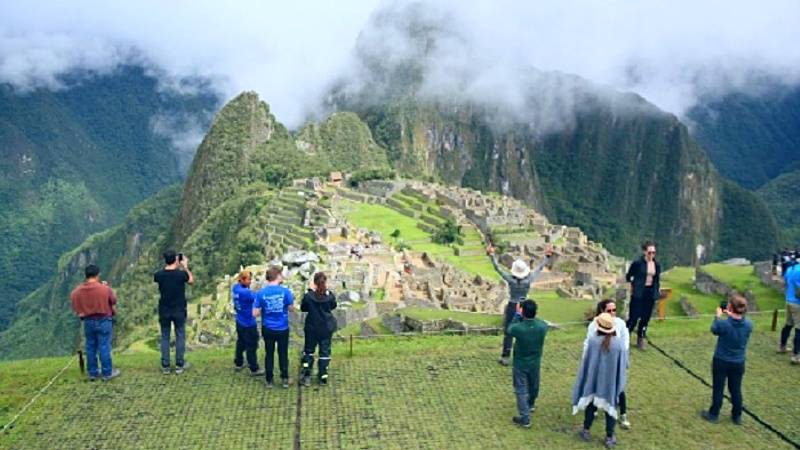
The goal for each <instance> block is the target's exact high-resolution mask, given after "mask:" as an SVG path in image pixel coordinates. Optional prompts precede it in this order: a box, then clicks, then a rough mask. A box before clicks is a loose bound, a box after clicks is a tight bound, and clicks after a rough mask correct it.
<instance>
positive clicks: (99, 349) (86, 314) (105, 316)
mask: <svg viewBox="0 0 800 450" xmlns="http://www.w3.org/2000/svg"><path fill="white" fill-rule="evenodd" d="M84 275H85V276H86V280H85V281H84V282H83V283H81V284H80V285H79V286H78V287H76V288H75V289H74V290H73V291H72V293H71V294H70V300H71V302H72V309H73V310H74V311H75V314H77V315H78V317H80V319H81V322H83V336H84V341H85V344H86V362H87V365H88V366H89V367H88V370H89V381H94V380H96V379H97V377H99V376H102V377H103V381H108V380H110V379H112V378H115V377H118V376H119V375H120V370H119V369H114V368H113V367H112V361H111V336H112V330H113V319H112V317H113V316H114V305H116V304H117V296H116V295H114V291H113V290H111V288H110V287H109V286H108V285H107V284H106V283H105V282H100V268H99V267H97V266H96V265H94V264H89V265H88V266H86V269H85V270H84ZM98 353H99V355H100V366H101V368H102V371H99V370H98V366H97V356H98Z"/></svg>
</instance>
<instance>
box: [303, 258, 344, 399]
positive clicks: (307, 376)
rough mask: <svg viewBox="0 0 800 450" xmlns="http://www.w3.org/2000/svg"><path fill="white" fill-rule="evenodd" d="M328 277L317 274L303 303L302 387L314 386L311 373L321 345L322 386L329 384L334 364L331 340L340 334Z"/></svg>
mask: <svg viewBox="0 0 800 450" xmlns="http://www.w3.org/2000/svg"><path fill="white" fill-rule="evenodd" d="M327 282H328V277H327V276H326V275H325V274H324V273H322V272H317V273H316V274H315V275H314V285H313V286H312V288H311V289H309V290H308V291H306V294H305V295H304V296H303V300H302V301H301V302H300V311H302V312H304V313H306V320H305V324H304V325H303V334H304V335H305V343H304V344H303V378H302V379H301V380H300V384H301V385H303V386H306V387H308V386H311V370H312V369H313V367H314V350H315V349H316V347H317V346H319V369H318V373H317V381H318V382H319V384H321V385H323V386H324V385H326V384H328V365H329V364H330V363H331V338H332V337H333V333H334V332H335V331H336V317H334V316H333V313H332V312H331V311H333V310H334V309H336V296H335V295H334V294H333V292H331V291H329V290H328V285H327Z"/></svg>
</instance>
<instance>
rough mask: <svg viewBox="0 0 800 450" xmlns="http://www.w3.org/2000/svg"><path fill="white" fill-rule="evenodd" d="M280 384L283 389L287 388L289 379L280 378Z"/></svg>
mask: <svg viewBox="0 0 800 450" xmlns="http://www.w3.org/2000/svg"><path fill="white" fill-rule="evenodd" d="M281 386H283V388H284V389H289V379H288V378H283V379H281Z"/></svg>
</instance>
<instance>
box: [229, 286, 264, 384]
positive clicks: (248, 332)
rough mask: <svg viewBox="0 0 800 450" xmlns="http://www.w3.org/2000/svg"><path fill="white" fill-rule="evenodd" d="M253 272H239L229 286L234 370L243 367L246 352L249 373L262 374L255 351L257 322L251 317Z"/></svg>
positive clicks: (256, 347) (253, 294)
mask: <svg viewBox="0 0 800 450" xmlns="http://www.w3.org/2000/svg"><path fill="white" fill-rule="evenodd" d="M252 280H253V273H252V272H250V271H249V270H243V271H242V272H241V273H239V277H238V280H237V282H236V284H234V285H233V287H232V288H231V302H232V303H233V310H234V311H235V312H236V350H235V353H234V357H233V365H234V370H235V371H237V372H239V371H241V370H242V369H243V368H244V355H245V353H246V354H247V365H248V366H250V375H253V376H259V375H264V371H263V370H259V368H258V359H257V358H256V351H257V350H258V322H257V321H256V318H255V317H253V303H254V302H255V299H256V296H255V293H254V292H253V291H252V290H250V283H251V282H252Z"/></svg>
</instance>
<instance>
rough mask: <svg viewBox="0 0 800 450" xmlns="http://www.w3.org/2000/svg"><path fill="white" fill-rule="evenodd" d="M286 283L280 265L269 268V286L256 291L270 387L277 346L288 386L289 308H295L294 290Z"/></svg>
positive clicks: (279, 361)
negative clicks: (282, 284)
mask: <svg viewBox="0 0 800 450" xmlns="http://www.w3.org/2000/svg"><path fill="white" fill-rule="evenodd" d="M281 283H283V275H282V274H281V269H280V268H278V267H270V268H269V269H268V270H267V286H266V287H265V288H263V289H261V290H260V291H258V292H257V293H256V301H255V303H253V315H254V316H255V317H259V316H261V335H262V336H263V337H264V344H265V347H266V361H265V363H264V365H265V369H266V378H267V387H268V388H271V387H272V381H273V375H272V370H273V367H274V366H275V346H276V345H277V346H278V367H279V369H280V372H281V382H282V384H283V387H284V388H288V387H289V311H294V305H293V304H292V303H293V302H294V297H293V296H292V291H290V290H289V289H288V288H286V287H285V286H281Z"/></svg>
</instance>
